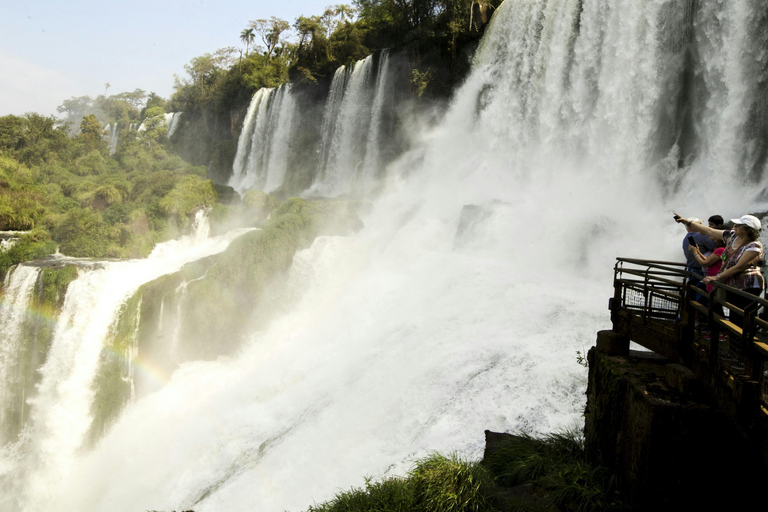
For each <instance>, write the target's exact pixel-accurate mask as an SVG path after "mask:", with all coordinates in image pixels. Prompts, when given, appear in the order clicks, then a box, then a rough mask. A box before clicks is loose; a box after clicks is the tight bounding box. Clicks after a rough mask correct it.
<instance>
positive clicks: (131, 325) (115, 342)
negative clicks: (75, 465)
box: [88, 294, 141, 444]
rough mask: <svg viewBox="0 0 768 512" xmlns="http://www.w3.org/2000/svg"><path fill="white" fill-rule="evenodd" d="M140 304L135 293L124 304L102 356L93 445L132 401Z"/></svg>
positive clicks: (96, 379) (93, 410)
mask: <svg viewBox="0 0 768 512" xmlns="http://www.w3.org/2000/svg"><path fill="white" fill-rule="evenodd" d="M140 305H141V295H140V294H135V295H134V296H133V297H131V298H130V299H128V301H126V303H125V304H123V305H122V307H121V309H120V313H119V315H118V321H117V324H116V325H115V328H114V329H113V330H111V331H110V334H111V337H110V338H109V339H108V340H107V342H106V344H105V346H104V348H103V349H102V351H101V353H100V354H99V365H98V368H99V370H98V372H97V373H96V376H95V377H94V384H93V389H94V390H96V391H95V395H94V397H93V402H92V403H91V415H92V416H93V424H92V426H91V431H90V434H89V437H88V441H89V443H90V444H93V443H95V442H96V441H97V440H98V439H99V437H101V434H102V433H103V432H105V431H106V430H107V429H108V428H109V426H110V425H111V424H112V423H113V422H114V421H115V420H116V419H117V417H118V415H119V413H120V411H121V410H122V408H123V407H124V406H125V404H126V403H128V400H130V398H131V383H130V381H129V380H128V376H129V375H128V368H129V364H130V359H131V350H132V348H133V347H134V346H135V345H136V343H137V339H136V330H137V327H138V321H139V307H140Z"/></svg>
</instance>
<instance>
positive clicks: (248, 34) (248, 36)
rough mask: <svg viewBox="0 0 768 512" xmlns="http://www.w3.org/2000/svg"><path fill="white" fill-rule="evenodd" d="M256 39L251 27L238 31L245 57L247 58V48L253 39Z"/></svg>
mask: <svg viewBox="0 0 768 512" xmlns="http://www.w3.org/2000/svg"><path fill="white" fill-rule="evenodd" d="M255 39H256V35H255V34H254V33H253V29H252V28H244V29H243V31H242V32H240V40H241V41H242V42H243V44H244V45H245V57H246V58H248V50H249V49H250V48H251V45H252V44H253V41H254V40H255Z"/></svg>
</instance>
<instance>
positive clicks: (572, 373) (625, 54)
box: [0, 0, 768, 512]
mask: <svg viewBox="0 0 768 512" xmlns="http://www.w3.org/2000/svg"><path fill="white" fill-rule="evenodd" d="M765 16H766V13H765V8H764V6H763V4H762V3H761V2H758V1H757V0H750V1H745V2H721V1H717V0H697V1H693V0H684V1H681V2H670V1H669V0H647V1H644V2H637V1H635V0H612V1H609V0H506V1H505V2H504V3H503V4H502V5H501V6H500V7H499V9H497V11H496V14H495V15H494V19H493V21H492V23H491V25H490V27H489V28H488V31H487V32H486V35H485V37H484V40H483V41H482V44H481V46H480V48H479V49H478V53H477V54H476V56H475V60H474V64H473V69H472V72H471V74H470V76H469V77H468V78H467V80H466V82H465V83H464V84H463V85H462V87H461V88H460V89H459V90H457V91H456V93H455V96H454V98H453V99H452V101H451V103H450V105H449V106H448V110H447V112H446V113H445V116H444V117H443V118H442V120H441V122H440V124H439V125H438V126H437V127H435V128H434V129H431V130H430V131H428V132H427V133H421V134H420V136H419V137H418V141H415V142H414V144H413V145H414V147H413V148H412V150H411V151H409V152H407V153H405V154H403V155H400V156H399V158H397V159H395V160H394V161H392V162H391V163H389V165H388V167H387V172H391V173H392V178H393V179H392V180H390V183H389V185H388V187H386V188H384V189H383V190H382V191H381V192H380V195H379V196H378V197H377V198H376V199H375V200H374V201H373V202H372V204H371V208H370V210H369V211H368V212H367V213H366V214H365V217H364V219H363V221H364V224H365V227H364V228H363V229H362V230H361V231H360V232H359V233H358V234H357V235H356V236H354V237H320V238H318V239H316V240H315V241H314V243H313V244H312V245H311V247H308V248H307V249H305V250H303V251H300V252H299V253H297V254H296V255H295V257H294V258H293V263H292V266H291V269H290V275H289V279H288V283H287V284H286V285H285V288H284V289H281V290H280V293H282V294H285V295H286V296H288V297H290V298H291V301H290V304H291V307H290V308H287V309H286V310H285V311H283V312H282V313H283V315H282V316H281V317H280V318H278V319H277V320H275V321H273V322H272V323H271V324H270V325H268V326H266V327H264V328H263V329H260V330H258V331H254V332H252V333H251V336H250V340H249V343H248V344H247V346H245V347H242V348H241V350H240V351H239V352H238V353H236V354H233V355H231V356H230V357H222V358H219V359H216V360H206V361H187V362H185V363H183V364H182V365H181V366H180V367H179V368H178V369H177V370H176V371H175V372H174V373H173V374H172V375H171V376H169V375H162V378H160V379H158V381H157V382H158V384H157V386H156V387H155V388H153V389H151V390H149V389H147V390H146V392H145V393H137V399H136V401H135V402H133V403H131V404H130V405H128V406H127V407H126V408H125V410H124V411H123V412H122V414H121V415H120V416H119V418H118V419H117V420H116V422H115V423H114V424H113V425H111V426H110V427H109V428H108V429H107V431H106V432H105V433H104V436H103V437H102V438H100V439H99V441H98V442H97V443H96V444H95V445H94V446H93V447H91V448H90V449H86V448H85V447H83V439H84V436H85V431H86V430H87V429H88V427H89V423H90V421H91V420H90V418H91V416H90V412H89V408H88V405H89V404H90V403H91V402H92V397H93V394H94V392H95V391H94V389H93V380H94V379H93V375H94V371H95V367H96V366H97V365H98V361H99V359H98V355H99V345H100V343H101V341H102V340H103V338H104V337H105V336H106V334H105V333H106V332H107V331H109V324H110V321H111V320H110V318H112V317H114V315H115V313H114V309H115V308H118V307H119V306H120V301H121V300H124V297H125V296H126V295H127V294H128V293H129V292H130V290H135V289H136V288H137V287H138V286H139V284H140V283H142V282H145V281H146V280H147V279H148V278H149V276H157V275H161V273H162V272H167V271H169V269H173V268H178V266H179V265H180V263H179V262H178V261H176V260H174V261H176V263H174V264H173V265H171V264H170V263H169V264H168V265H167V266H166V265H165V264H162V265H161V264H160V262H159V261H158V260H156V258H158V257H159V256H160V254H159V253H164V257H166V256H167V257H168V258H169V261H170V258H172V257H173V256H174V255H175V256H180V255H181V254H185V255H186V254H187V253H186V252H184V251H181V250H178V248H177V247H175V246H163V247H160V248H159V249H158V254H154V256H153V257H151V258H150V259H149V260H147V261H146V262H121V263H115V262H107V263H104V269H103V270H94V271H91V272H88V273H86V274H85V275H84V276H82V277H80V278H79V279H78V280H77V281H75V282H73V283H72V285H73V287H72V288H71V290H70V292H69V293H68V294H67V297H66V304H65V312H64V313H62V317H64V315H65V314H66V321H60V322H59V327H60V329H59V331H57V333H56V340H55V341H54V346H53V347H52V348H51V355H50V356H49V358H48V360H47V361H46V364H45V366H44V367H43V369H42V378H43V382H42V383H41V385H40V387H39V389H38V392H37V393H38V394H37V396H36V397H34V398H33V399H30V400H28V403H29V406H31V407H32V408H33V411H32V414H31V423H30V427H29V430H28V431H26V432H24V433H23V435H22V436H21V437H20V438H19V440H18V441H17V442H15V443H9V444H7V445H6V446H5V447H4V448H3V449H2V450H1V451H0V486H1V488H2V489H3V491H4V492H3V493H0V509H3V510H21V511H23V512H38V511H47V510H52V509H58V510H63V511H65V512H66V511H73V512H74V511H81V510H88V511H109V512H121V511H125V512H129V511H135V510H191V509H193V510H195V511H197V512H224V511H226V512H233V511H246V510H260V511H261V510H263V511H282V510H291V511H299V510H306V509H307V508H308V507H309V506H310V505H311V504H312V503H313V502H322V501H324V500H327V499H330V498H332V497H333V495H334V494H335V493H336V492H337V491H338V490H339V489H346V488H349V487H351V486H361V485H364V483H365V479H366V476H374V477H378V476H382V475H389V476H391V475H400V474H403V473H404V472H405V471H406V470H407V469H409V468H410V467H411V466H412V464H413V461H414V459H417V458H420V457H423V456H425V455H426V454H428V453H429V452H431V451H440V452H444V453H448V452H453V451H458V452H459V453H460V454H462V455H464V456H466V457H473V458H479V457H480V456H481V454H482V451H483V431H484V430H485V429H491V430H496V431H511V432H519V431H524V432H527V433H532V434H541V433H550V432H554V431H557V430H561V429H565V428H579V426H580V425H582V424H583V417H582V414H583V409H584V401H585V398H584V389H585V385H586V370H585V369H584V368H582V367H581V366H580V365H579V364H578V363H577V355H576V353H577V351H580V352H582V353H583V352H584V351H586V350H587V349H588V348H589V347H590V346H592V345H593V343H594V339H595V333H596V332H597V331H598V330H601V329H606V328H608V327H609V326H610V319H609V312H608V311H607V307H606V304H607V298H608V297H610V296H611V295H612V288H611V283H612V267H613V264H614V262H615V258H616V257H617V256H630V257H648V258H651V259H658V260H670V261H675V260H677V261H679V260H680V259H681V254H680V241H681V238H682V236H683V235H684V233H683V232H681V230H680V228H679V226H677V225H676V224H674V222H673V221H672V211H675V210H677V211H680V213H682V214H684V215H696V216H697V217H700V218H703V217H706V216H707V215H710V214H714V213H718V214H721V215H723V216H724V217H726V218H732V217H737V216H739V215H742V214H744V213H747V212H749V211H766V210H768V208H766V206H767V204H766V203H768V198H766V196H765V193H764V192H763V189H764V187H765V184H766V183H765V179H766V173H765V157H764V155H765V152H766V146H768V142H767V141H768V137H766V136H765V131H764V130H765V124H764V123H765V118H766V117H765V116H764V112H765V111H764V109H765V105H767V104H768V102H767V101H766V92H765V91H764V90H763V89H761V87H760V84H763V83H765V78H766V77H765V73H766V71H765V70H766V69H768V68H767V67H766V66H765V65H764V64H765V59H766V52H765V42H764V39H762V38H761V37H763V36H762V32H760V27H764V26H765ZM366 66H367V67H368V70H367V71H365V68H366ZM373 67H374V66H373V63H372V62H368V63H367V64H366V63H365V61H361V62H360V63H357V64H356V65H355V66H354V69H353V70H349V69H341V70H338V71H337V73H336V76H335V77H334V82H333V85H332V87H331V93H330V96H329V98H328V103H327V105H326V111H325V113H326V117H325V119H324V120H323V123H322V129H323V132H324V133H327V134H328V136H327V138H325V141H326V142H327V145H325V146H323V148H322V149H321V152H322V151H325V150H326V149H327V155H326V156H327V160H328V159H332V160H333V161H335V162H337V165H334V166H333V167H332V168H327V169H325V171H327V172H323V174H320V175H318V177H317V178H316V181H315V184H314V186H315V187H316V188H317V190H318V191H324V192H326V193H328V194H329V195H334V194H342V193H345V192H347V191H350V190H354V188H355V187H356V185H355V181H354V180H355V179H359V180H364V179H367V178H362V177H359V178H358V177H357V176H358V175H357V174H356V173H357V172H358V170H357V168H358V164H359V163H360V162H363V164H361V165H364V162H365V155H367V154H368V148H367V145H368V142H369V141H370V138H371V131H370V126H371V124H372V123H373V121H371V120H370V119H372V118H373V117H375V115H376V114H375V108H373V107H372V106H371V105H375V104H376V99H375V98H376V96H377V95H378V93H376V94H374V93H373V92H372V90H373V89H374V87H373V86H372V85H371V83H370V79H371V76H372V74H373V73H372V69H373ZM355 72H357V75H356V76H353V75H354V74H355ZM366 74H367V75H366ZM382 75H384V73H383V72H381V71H379V73H378V76H379V77H381V76H382ZM365 76H368V80H369V82H367V83H368V85H369V87H368V90H367V92H365V91H364V88H363V87H362V84H363V83H366V82H365V78H364V77H365ZM382 80H383V79H382ZM353 91H357V92H354V93H353ZM276 95H277V91H270V90H262V91H260V92H259V93H257V95H256V96H255V97H254V99H253V102H252V103H251V108H249V111H248V118H247V119H246V123H245V125H244V129H243V133H242V134H241V139H240V144H239V145H238V156H237V159H236V165H235V168H234V171H235V174H234V175H233V182H231V183H232V184H233V186H235V188H238V190H241V191H242V190H248V189H249V188H251V187H256V184H257V182H260V183H266V182H267V174H266V171H265V172H263V173H261V174H258V175H257V174H256V173H253V174H251V173H249V169H250V167H249V165H250V164H249V161H250V160H251V159H252V158H256V157H258V158H257V160H258V161H259V162H260V163H259V165H262V164H263V163H264V162H266V161H268V156H265V155H266V153H268V151H267V150H266V145H265V144H264V143H263V140H264V139H262V138H257V137H256V134H257V132H259V131H260V130H261V133H266V131H267V128H266V126H268V125H269V123H268V120H269V115H268V113H269V109H270V105H271V104H274V103H275V99H276ZM355 95H356V96H355ZM355 97H356V98H358V99H357V100H354V101H353V98H355ZM363 98H365V101H363ZM358 100H359V103H358V106H361V105H364V106H365V107H364V108H363V107H360V110H356V109H353V108H351V105H352V104H353V103H355V102H357V101H358ZM345 101H346V103H345ZM366 102H367V103H366ZM345 109H348V110H347V111H346V114H345ZM363 110H364V111H365V112H363ZM344 116H346V118H345V119H347V120H346V121H344V122H341V121H340V119H341V118H342V117H344ZM361 119H368V121H366V122H367V123H369V124H368V125H367V126H368V128H366V129H364V130H363V129H359V132H363V131H364V132H365V138H361V139H354V138H353V137H352V136H351V134H352V133H354V134H355V135H358V134H360V135H361V133H359V132H358V131H355V130H354V129H352V128H350V127H351V126H357V127H358V128H359V127H360V126H361V125H360V124H355V123H361V122H362V121H361ZM257 121H258V122H257ZM346 123H350V124H346ZM363 124H364V123H363ZM272 126H273V127H276V126H277V125H276V124H274V125H272ZM345 133H346V135H345ZM345 144H346V145H347V146H345V147H347V148H350V152H351V151H352V149H351V148H353V147H355V148H357V149H356V150H355V151H359V152H358V153H357V156H356V157H354V158H353V157H352V156H351V155H350V154H347V153H345V152H344V151H346V150H344V151H338V149H339V148H341V147H342V146H343V145H345ZM363 146H365V148H364V149H360V148H361V147H363ZM265 151H266V153H265ZM334 155H335V156H334ZM255 161H256V160H254V162H255ZM254 169H255V167H254ZM261 169H265V168H264V167H262V168H261ZM337 171H338V173H337ZM270 172H271V171H270ZM328 172H330V173H331V174H328ZM344 173H349V174H344ZM367 174H368V171H366V175H367ZM363 186H366V184H365V183H363ZM185 258H187V256H185ZM189 258H191V256H189ZM189 258H187V259H186V260H185V261H189ZM163 261H165V260H163ZM190 287H191V283H190ZM172 292H173V297H174V300H176V301H177V302H176V303H175V304H178V303H179V302H181V301H189V300H191V299H190V297H189V296H187V295H184V294H185V293H186V292H185V289H184V288H183V287H181V288H179V287H178V286H177V287H175V288H173V289H172ZM275 293H277V292H275ZM102 294H103V295H102ZM270 298H271V297H270ZM163 304H166V303H165V302H163ZM145 306H147V303H146V302H145V303H143V305H142V311H143V310H145V309H144V307H145ZM198 306H199V308H198V309H197V311H202V312H204V311H205V306H206V303H202V304H199V305H198ZM159 308H160V304H159V303H158V304H157V309H158V310H159ZM163 308H164V316H166V317H167V318H170V316H171V314H172V313H173V311H174V310H178V306H177V307H176V308H174V307H171V306H170V302H169V303H167V304H166V305H165V306H164V307H163ZM155 314H156V312H155ZM253 314H255V312H254V311H243V312H242V315H243V316H244V317H247V316H248V315H253ZM173 316H174V317H177V316H178V315H173ZM145 320H146V321H147V322H149V319H145V318H142V319H141V321H142V322H144V321H145ZM154 320H155V321H157V318H155V319H154ZM176 320H179V321H181V322H183V321H184V319H183V318H176ZM178 325H179V324H178V323H170V322H166V323H164V324H163V328H162V331H163V334H165V333H169V334H168V335H163V336H159V337H158V338H159V342H160V341H164V342H166V343H168V344H169V345H170V346H171V347H172V346H173V344H174V343H179V342H181V341H183V340H181V339H180V338H181V337H180V336H179V337H177V336H175V335H174V334H173V333H174V332H175V331H176V329H177V327H178ZM181 332H183V331H181ZM210 342H211V343H223V342H226V340H225V339H214V340H210ZM162 348H163V350H165V349H168V348H169V346H168V345H165V346H163V347H162ZM140 359H141V354H139V357H138V359H137V362H136V366H135V370H134V371H135V372H136V373H140V372H142V371H147V372H149V371H152V370H153V368H140V365H139V362H140V361H139V360H140ZM137 377H138V375H137ZM142 394H143V396H142ZM340 454H343V456H340Z"/></svg>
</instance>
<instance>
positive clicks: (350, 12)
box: [333, 4, 357, 23]
mask: <svg viewBox="0 0 768 512" xmlns="http://www.w3.org/2000/svg"><path fill="white" fill-rule="evenodd" d="M333 12H334V13H335V14H336V16H338V17H339V22H340V23H343V22H344V21H345V20H350V21H351V20H352V18H353V17H354V15H355V13H356V12H357V11H356V10H355V9H354V7H352V6H351V5H348V4H338V5H336V6H335V8H334V10H333Z"/></svg>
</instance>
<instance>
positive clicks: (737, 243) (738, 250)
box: [675, 214, 765, 326]
mask: <svg viewBox="0 0 768 512" xmlns="http://www.w3.org/2000/svg"><path fill="white" fill-rule="evenodd" d="M675 221H677V222H679V223H682V224H684V225H685V226H686V227H688V228H690V229H691V230H693V231H695V232H697V233H700V234H702V235H707V236H710V237H712V238H713V239H715V240H718V239H719V240H722V241H723V243H724V244H725V251H724V253H723V265H722V267H721V269H720V272H719V273H718V274H716V275H714V276H707V277H705V278H704V280H703V282H704V284H709V283H712V282H714V281H718V282H721V283H723V284H725V285H728V286H732V287H733V288H737V289H739V290H742V291H744V292H746V293H749V294H750V295H755V296H759V295H760V294H761V293H762V291H763V289H764V288H765V279H764V277H763V273H762V272H761V271H760V268H759V267H758V261H759V259H760V258H761V257H762V254H763V245H762V244H761V243H760V242H759V241H758V237H759V236H760V229H761V225H760V220H759V219H758V218H757V217H755V216H753V215H744V216H742V217H740V218H738V219H731V222H732V223H733V229H732V230H718V229H714V228H710V227H708V226H703V225H702V224H700V223H695V222H692V221H691V219H685V218H683V217H681V216H679V215H677V214H675ZM726 300H727V301H728V302H729V303H731V304H733V305H734V306H736V307H737V308H739V309H744V308H745V307H746V306H747V305H749V304H750V303H751V302H752V301H751V300H750V299H749V298H748V297H744V296H741V295H737V294H735V293H728V294H727V296H726ZM730 320H731V321H732V322H733V323H735V324H736V325H739V326H741V324H742V316H741V315H740V314H738V313H734V312H733V311H731V315H730Z"/></svg>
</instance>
